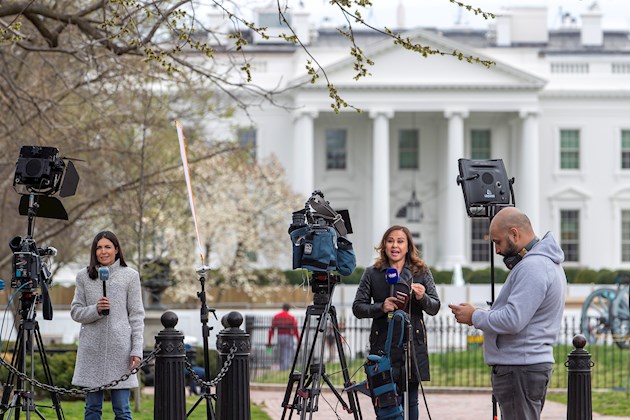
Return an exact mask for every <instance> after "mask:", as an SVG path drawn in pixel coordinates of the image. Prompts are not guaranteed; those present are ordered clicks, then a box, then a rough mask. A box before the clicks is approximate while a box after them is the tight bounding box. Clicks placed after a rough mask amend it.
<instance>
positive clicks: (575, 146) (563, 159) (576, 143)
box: [560, 130, 580, 169]
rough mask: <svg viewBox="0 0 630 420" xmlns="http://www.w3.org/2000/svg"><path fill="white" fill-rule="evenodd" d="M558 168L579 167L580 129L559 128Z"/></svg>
mask: <svg viewBox="0 0 630 420" xmlns="http://www.w3.org/2000/svg"><path fill="white" fill-rule="evenodd" d="M560 169H580V130H560Z"/></svg>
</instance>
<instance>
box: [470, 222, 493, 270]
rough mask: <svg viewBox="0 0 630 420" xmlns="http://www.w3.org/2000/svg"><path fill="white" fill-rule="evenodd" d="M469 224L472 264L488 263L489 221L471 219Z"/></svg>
mask: <svg viewBox="0 0 630 420" xmlns="http://www.w3.org/2000/svg"><path fill="white" fill-rule="evenodd" d="M470 222H471V239H470V247H471V259H472V261H473V262H488V261H490V234H489V228H490V220H488V219H486V218H472V219H470Z"/></svg>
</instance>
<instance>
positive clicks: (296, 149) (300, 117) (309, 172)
mask: <svg viewBox="0 0 630 420" xmlns="http://www.w3.org/2000/svg"><path fill="white" fill-rule="evenodd" d="M317 115H318V112H317V111H315V110H298V111H296V112H295V114H294V120H293V172H292V177H291V178H292V179H291V185H293V190H294V191H295V192H296V193H298V194H300V195H301V196H302V197H303V198H304V199H305V200H306V198H308V197H310V196H311V193H312V192H313V190H314V189H315V130H314V127H313V120H314V119H315V118H317Z"/></svg>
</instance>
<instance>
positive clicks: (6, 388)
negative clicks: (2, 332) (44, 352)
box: [0, 324, 23, 419]
mask: <svg viewBox="0 0 630 420" xmlns="http://www.w3.org/2000/svg"><path fill="white" fill-rule="evenodd" d="M22 337H23V334H22V325H21V324H20V326H19V328H18V335H17V339H16V340H15V345H14V346H13V355H12V356H11V366H13V367H14V368H16V369H18V367H19V366H21V364H22V361H21V354H22V352H21V351H20V350H21V349H22ZM17 379H19V378H17V376H16V375H15V374H14V373H13V372H12V371H10V370H9V373H8V375H7V381H6V382H5V383H4V385H3V389H2V403H1V404H0V419H4V413H6V411H7V410H8V409H9V408H10V406H11V405H10V404H9V399H10V398H11V392H12V391H13V389H14V388H15V384H14V383H13V381H15V380H17Z"/></svg>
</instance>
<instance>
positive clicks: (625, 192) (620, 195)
mask: <svg viewBox="0 0 630 420" xmlns="http://www.w3.org/2000/svg"><path fill="white" fill-rule="evenodd" d="M611 198H612V199H613V200H630V188H621V189H619V190H617V191H615V192H614V193H613V194H612V195H611Z"/></svg>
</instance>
